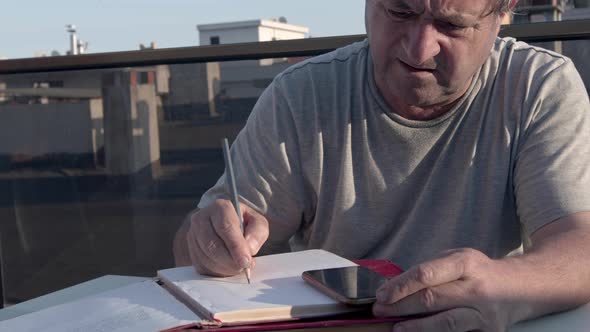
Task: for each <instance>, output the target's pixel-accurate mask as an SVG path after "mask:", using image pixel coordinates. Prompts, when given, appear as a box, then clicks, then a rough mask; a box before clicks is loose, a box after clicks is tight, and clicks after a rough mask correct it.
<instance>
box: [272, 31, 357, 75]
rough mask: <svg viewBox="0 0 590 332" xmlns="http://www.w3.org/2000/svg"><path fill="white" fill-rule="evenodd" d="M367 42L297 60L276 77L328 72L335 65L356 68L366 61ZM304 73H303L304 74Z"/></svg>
mask: <svg viewBox="0 0 590 332" xmlns="http://www.w3.org/2000/svg"><path fill="white" fill-rule="evenodd" d="M368 49H369V43H368V41H367V40H366V39H365V40H363V41H359V42H356V43H352V44H350V45H346V46H344V47H340V48H338V49H336V50H334V51H332V52H328V53H325V54H322V55H318V56H314V57H311V58H309V59H306V60H304V61H302V62H299V63H297V64H295V65H293V66H291V67H289V68H287V69H286V70H284V71H283V72H282V73H280V74H279V75H278V76H277V77H276V79H277V80H282V79H285V78H288V77H292V76H297V75H308V74H309V72H313V73H320V74H321V73H326V72H330V71H332V70H333V69H334V66H336V67H343V68H344V67H351V68H356V67H357V66H359V65H362V64H363V63H364V61H366V58H367V53H368ZM304 73H305V74H304Z"/></svg>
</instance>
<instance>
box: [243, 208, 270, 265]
mask: <svg viewBox="0 0 590 332" xmlns="http://www.w3.org/2000/svg"><path fill="white" fill-rule="evenodd" d="M242 211H245V213H244V223H245V227H244V239H246V243H247V244H248V247H249V248H250V254H251V255H252V256H254V255H256V254H257V253H258V251H259V250H260V248H261V247H262V245H263V244H264V243H265V242H266V240H267V239H268V235H269V227H268V221H267V220H266V218H265V217H263V216H262V215H260V214H259V213H257V212H254V211H253V210H252V209H250V208H248V207H246V208H245V209H242Z"/></svg>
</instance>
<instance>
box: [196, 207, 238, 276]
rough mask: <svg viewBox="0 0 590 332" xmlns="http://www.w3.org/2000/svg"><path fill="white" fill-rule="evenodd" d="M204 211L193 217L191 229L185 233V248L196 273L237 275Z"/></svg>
mask: <svg viewBox="0 0 590 332" xmlns="http://www.w3.org/2000/svg"><path fill="white" fill-rule="evenodd" d="M206 212H207V211H206V210H202V211H199V213H198V214H196V215H193V217H192V220H191V228H190V230H189V232H188V233H187V239H186V240H187V246H188V250H189V254H190V257H191V261H192V263H193V265H194V266H195V268H196V269H197V272H199V273H201V274H208V275H215V276H230V275H235V274H237V273H239V271H240V268H239V267H238V266H237V264H235V262H234V260H233V258H232V256H231V254H230V253H229V251H228V250H227V248H226V247H225V244H224V242H223V240H222V239H221V238H220V237H219V236H218V235H217V233H216V232H215V230H214V229H213V225H212V223H211V218H210V216H209V215H208V214H207V213H206Z"/></svg>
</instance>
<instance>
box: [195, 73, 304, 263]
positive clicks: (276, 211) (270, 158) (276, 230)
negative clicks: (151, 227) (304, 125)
mask: <svg viewBox="0 0 590 332" xmlns="http://www.w3.org/2000/svg"><path fill="white" fill-rule="evenodd" d="M278 85H279V84H278V83H277V81H276V80H275V81H273V83H271V85H270V86H269V87H268V88H267V89H266V90H265V91H264V92H263V94H262V95H261V96H260V98H259V99H258V101H257V103H256V105H255V106H254V109H253V110H252V113H251V114H250V117H249V118H248V121H247V122H246V125H245V127H244V128H243V129H242V131H241V132H240V133H239V134H238V136H237V138H236V140H235V141H234V142H233V144H232V146H231V150H230V152H231V155H232V162H233V166H234V173H235V176H236V185H237V188H238V192H239V194H240V200H241V202H242V203H245V204H248V205H249V206H251V207H252V208H254V209H256V210H257V211H259V212H261V213H262V214H263V215H265V216H266V217H267V219H268V221H269V224H270V236H269V240H268V243H267V244H266V245H265V247H264V252H265V253H270V252H277V251H284V250H288V240H289V238H290V237H291V236H292V235H293V234H294V233H295V232H296V231H297V229H298V228H299V225H300V223H301V219H302V213H303V212H302V211H303V208H304V200H305V198H304V194H303V188H302V180H301V177H302V175H301V174H302V173H301V168H300V156H299V146H298V134H297V130H296V126H295V124H294V120H293V117H292V113H291V111H290V109H289V105H288V103H287V102H286V100H285V98H284V97H283V96H282V94H281V91H280V88H279V87H278ZM228 193H229V186H228V185H227V182H226V174H225V173H224V174H223V175H222V176H221V178H220V179H219V180H218V181H217V184H216V185H215V186H214V187H212V188H211V189H209V190H208V191H207V192H206V193H205V194H204V195H203V196H202V198H201V201H200V202H199V208H203V207H205V206H207V205H209V204H211V203H212V202H213V201H214V200H216V199H218V198H222V197H230V196H229V194H228Z"/></svg>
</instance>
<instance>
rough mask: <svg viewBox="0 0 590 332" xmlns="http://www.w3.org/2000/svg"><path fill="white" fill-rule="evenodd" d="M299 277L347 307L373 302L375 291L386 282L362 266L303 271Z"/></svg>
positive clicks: (385, 279) (380, 276)
mask: <svg viewBox="0 0 590 332" xmlns="http://www.w3.org/2000/svg"><path fill="white" fill-rule="evenodd" d="M301 277H302V278H303V279H304V280H305V281H307V282H308V283H309V284H311V285H312V286H313V287H315V288H316V289H318V290H320V291H321V292H323V293H324V294H326V295H328V296H330V297H331V298H333V299H335V300H337V301H340V302H342V303H346V304H349V305H366V304H371V303H373V302H375V301H376V298H375V294H376V293H377V289H378V288H379V287H380V286H381V285H382V284H383V283H385V282H386V281H387V278H386V277H384V276H383V275H381V274H379V273H377V272H375V271H373V270H369V269H367V268H365V267H362V266H349V267H339V268H332V269H322V270H312V271H305V272H303V274H302V275H301Z"/></svg>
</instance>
